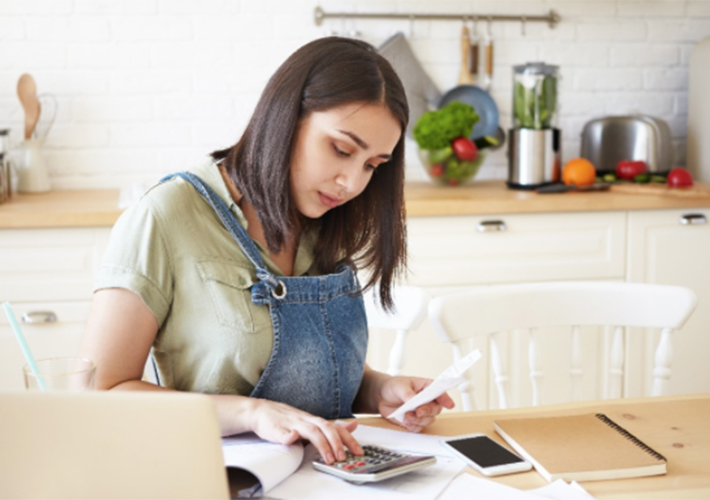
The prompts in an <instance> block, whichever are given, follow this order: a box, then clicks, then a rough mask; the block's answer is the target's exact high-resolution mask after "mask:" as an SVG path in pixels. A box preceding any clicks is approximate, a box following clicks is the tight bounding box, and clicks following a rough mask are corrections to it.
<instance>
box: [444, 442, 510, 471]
mask: <svg viewBox="0 0 710 500" xmlns="http://www.w3.org/2000/svg"><path fill="white" fill-rule="evenodd" d="M446 442H447V444H448V445H449V446H451V447H452V448H455V449H456V450H457V451H458V452H459V453H461V454H462V455H464V456H466V457H468V459H469V460H471V461H472V462H475V463H477V464H478V465H480V466H481V467H495V466H496V465H504V464H514V463H518V462H524V460H523V459H521V458H520V457H518V456H517V455H515V454H513V453H511V452H510V451H508V450H507V449H506V448H505V447H503V446H501V445H500V444H498V443H496V442H495V441H494V440H492V439H491V438H489V437H488V436H475V437H470V438H464V439H458V440H451V441H446Z"/></svg>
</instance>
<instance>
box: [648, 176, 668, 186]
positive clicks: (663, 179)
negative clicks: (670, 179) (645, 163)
mask: <svg viewBox="0 0 710 500" xmlns="http://www.w3.org/2000/svg"><path fill="white" fill-rule="evenodd" d="M651 182H660V183H661V184H665V183H666V177H665V176H663V175H652V176H651Z"/></svg>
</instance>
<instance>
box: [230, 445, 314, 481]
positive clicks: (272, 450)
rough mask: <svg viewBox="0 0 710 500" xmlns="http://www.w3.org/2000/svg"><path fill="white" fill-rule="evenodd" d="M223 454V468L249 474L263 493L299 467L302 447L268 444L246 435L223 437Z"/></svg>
mask: <svg viewBox="0 0 710 500" xmlns="http://www.w3.org/2000/svg"><path fill="white" fill-rule="evenodd" d="M222 454H223V455H224V464H225V466H227V467H236V468H239V469H244V470H246V471H249V472H251V473H252V474H254V476H256V478H257V479H258V480H259V482H260V483H261V487H262V490H263V491H265V492H268V491H269V490H270V489H271V488H273V487H274V486H276V485H277V484H278V483H280V482H281V481H283V480H284V479H285V478H287V477H288V476H290V475H291V474H293V473H294V472H295V471H296V470H297V469H298V467H299V466H300V465H301V462H302V460H303V444H301V443H300V442H297V443H296V444H292V445H283V444H275V443H269V442H268V441H264V440H263V439H261V438H259V437H258V436H256V435H255V434H253V433H245V434H240V435H237V436H229V437H225V438H222Z"/></svg>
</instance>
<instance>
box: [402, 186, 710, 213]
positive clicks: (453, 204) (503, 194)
mask: <svg viewBox="0 0 710 500" xmlns="http://www.w3.org/2000/svg"><path fill="white" fill-rule="evenodd" d="M693 189H694V190H695V192H697V193H699V196H697V197H696V196H687V194H690V193H684V195H683V196H670V195H668V194H666V195H664V196H659V195H655V194H654V195H642V194H629V193H617V192H613V191H597V192H573V191H571V192H567V193H557V194H538V193H536V192H534V191H518V190H513V189H508V188H507V187H506V185H505V182H503V181H480V182H474V183H473V184H470V185H466V186H459V187H454V188H451V187H440V186H435V185H433V184H430V183H426V182H416V183H414V182H413V183H408V184H407V187H406V191H405V199H406V202H407V215H408V216H410V217H425V216H433V215H492V214H513V213H551V212H553V213H554V212H599V211H626V210H655V209H659V210H661V209H673V208H701V207H710V185H697V186H694V188H693ZM676 194H681V193H676Z"/></svg>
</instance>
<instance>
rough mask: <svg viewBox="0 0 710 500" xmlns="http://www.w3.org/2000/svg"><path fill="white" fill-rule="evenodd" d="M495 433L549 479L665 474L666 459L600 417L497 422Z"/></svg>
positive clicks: (570, 479) (535, 418) (586, 415)
mask: <svg viewBox="0 0 710 500" xmlns="http://www.w3.org/2000/svg"><path fill="white" fill-rule="evenodd" d="M494 426H495V430H496V432H497V433H498V434H500V435H501V437H503V439H505V440H506V441H507V442H508V444H510V445H511V446H512V447H513V448H514V449H515V450H516V451H517V452H518V453H520V454H521V455H522V456H524V457H525V458H526V459H527V460H528V461H530V462H531V463H532V464H533V465H534V466H535V469H536V470H537V471H538V472H539V473H540V474H541V475H542V476H543V477H544V478H545V479H547V480H548V481H550V482H552V481H555V480H557V479H564V480H566V481H596V480H602V479H621V478H629V477H641V476H655V475H659V474H665V473H666V459H665V458H664V457H663V455H661V454H660V453H658V452H657V451H655V450H653V449H652V448H651V447H649V446H648V445H646V444H645V443H643V442H642V441H641V440H640V439H638V438H637V437H636V436H634V435H633V434H631V433H630V432H629V431H627V430H626V429H624V428H623V427H621V426H620V425H618V424H617V423H616V422H614V421H613V420H611V419H610V418H609V417H607V416H606V415H603V414H601V413H587V414H584V415H571V416H566V417H530V418H516V419H505V420H502V419H501V420H496V421H495V422H494Z"/></svg>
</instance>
